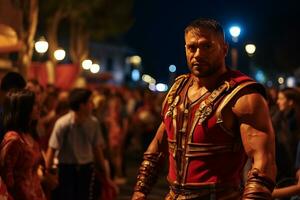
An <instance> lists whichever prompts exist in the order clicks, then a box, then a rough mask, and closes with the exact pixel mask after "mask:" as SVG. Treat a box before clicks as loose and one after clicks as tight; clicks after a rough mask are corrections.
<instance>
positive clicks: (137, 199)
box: [132, 123, 168, 200]
mask: <svg viewBox="0 0 300 200" xmlns="http://www.w3.org/2000/svg"><path fill="white" fill-rule="evenodd" d="M167 151H168V140H167V136H166V134H165V125H164V124H163V123H161V124H160V126H159V128H158V129H157V131H156V134H155V136H154V138H153V140H152V142H151V143H150V145H149V147H148V149H147V151H146V152H145V153H147V154H152V153H163V154H164V155H166V153H167ZM157 167H158V166H157ZM143 199H146V194H144V193H143V192H140V191H135V192H134V193H133V196H132V200H143Z"/></svg>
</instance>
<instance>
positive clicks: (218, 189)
mask: <svg viewBox="0 0 300 200" xmlns="http://www.w3.org/2000/svg"><path fill="white" fill-rule="evenodd" d="M241 190H242V188H241V187H240V186H238V185H237V186H232V185H227V184H209V185H203V186H202V185H201V186H197V187H185V186H179V185H171V186H170V192H169V196H170V197H171V199H174V200H175V199H176V200H194V199H195V200H196V199H201V200H206V199H207V200H215V199H217V195H218V194H222V193H223V192H225V193H228V192H229V191H232V192H235V193H236V194H239V193H240V192H241ZM227 195H228V194H227ZM218 196H219V195H218Z"/></svg>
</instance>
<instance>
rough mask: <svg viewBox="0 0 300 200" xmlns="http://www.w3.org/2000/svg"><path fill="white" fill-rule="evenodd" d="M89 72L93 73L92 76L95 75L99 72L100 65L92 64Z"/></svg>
mask: <svg viewBox="0 0 300 200" xmlns="http://www.w3.org/2000/svg"><path fill="white" fill-rule="evenodd" d="M90 71H91V72H92V73H93V74H96V73H98V72H99V71H100V65H98V64H96V63H94V64H92V66H91V68H90Z"/></svg>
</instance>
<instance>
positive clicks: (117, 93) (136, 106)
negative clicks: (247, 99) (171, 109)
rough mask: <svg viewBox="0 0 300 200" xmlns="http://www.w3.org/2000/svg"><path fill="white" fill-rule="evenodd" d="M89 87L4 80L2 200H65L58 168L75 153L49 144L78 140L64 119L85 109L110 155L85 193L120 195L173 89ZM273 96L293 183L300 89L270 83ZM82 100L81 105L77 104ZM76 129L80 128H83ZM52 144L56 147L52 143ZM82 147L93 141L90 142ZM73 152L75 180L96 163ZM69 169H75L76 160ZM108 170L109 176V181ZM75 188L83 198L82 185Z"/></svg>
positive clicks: (281, 178) (280, 158)
mask: <svg viewBox="0 0 300 200" xmlns="http://www.w3.org/2000/svg"><path fill="white" fill-rule="evenodd" d="M80 91H81V90H80ZM81 92H83V93H84V94H87V96H86V97H87V98H83V100H82V98H81V99H80V98H79V97H78V96H80V95H79V94H80V92H79V93H78V89H77V90H76V89H72V90H70V91H62V90H60V89H59V88H56V87H55V86H54V85H50V84H49V85H47V86H45V87H42V86H41V85H40V84H39V83H38V82H37V81H36V80H28V81H25V80H24V79H23V78H22V77H21V76H20V75H19V74H17V73H15V72H10V73H8V74H6V75H5V76H4V77H3V78H2V80H1V96H0V112H1V121H0V131H1V132H0V141H1V145H0V175H1V178H0V199H1V197H4V196H5V197H6V198H7V199H31V200H35V199H61V198H60V197H59V196H60V194H59V193H60V191H61V189H59V188H60V187H63V186H62V185H60V184H62V183H61V180H60V179H59V176H63V175H62V174H61V173H63V170H61V171H60V173H58V169H59V167H60V164H61V162H62V161H63V162H65V160H68V158H67V159H66V158H64V159H62V158H61V156H60V152H59V151H53V152H52V153H53V155H52V156H51V151H50V156H49V149H50V150H51V148H52V149H53V150H56V148H54V147H55V145H54V143H55V142H56V143H57V142H58V143H59V141H60V140H62V141H63V140H65V141H68V142H70V141H69V140H68V139H65V138H64V137H65V136H60V135H59V131H58V130H60V129H59V128H60V127H59V126H60V124H61V123H58V121H62V120H63V119H65V118H66V116H67V115H70V112H74V113H76V114H77V113H79V112H80V113H85V115H80V117H81V118H80V117H79V119H81V120H82V121H84V120H85V118H89V117H90V116H92V117H91V120H92V121H95V122H96V123H95V124H96V126H97V127H96V128H95V127H93V126H90V127H91V128H90V127H88V128H86V127H81V129H83V131H91V132H92V130H93V129H95V130H99V131H98V132H99V133H100V135H101V136H97V134H98V133H95V134H96V136H91V137H92V139H91V140H92V141H88V142H90V143H91V145H92V147H91V148H93V149H94V148H95V149H97V148H96V146H97V145H99V146H101V148H100V150H99V151H96V154H95V153H94V151H93V153H94V157H97V155H98V154H99V155H100V154H101V155H103V158H100V160H103V163H102V164H103V166H102V168H100V169H98V171H97V173H96V175H95V174H93V173H92V172H91V177H92V178H91V179H89V180H87V182H86V183H85V184H86V185H87V186H88V187H87V188H88V189H87V192H86V194H84V195H85V198H84V199H108V200H109V199H115V198H116V196H117V192H118V185H122V184H125V183H126V181H127V176H126V162H125V161H126V157H125V156H126V154H125V153H128V152H133V153H137V152H138V153H142V152H144V151H145V150H146V148H147V146H148V145H149V143H150V141H151V139H152V138H153V136H154V134H155V130H156V128H157V127H158V125H159V123H160V121H161V119H160V118H161V116H160V112H161V104H162V101H163V100H164V96H165V93H159V92H151V91H150V90H148V89H142V88H128V87H125V86H114V85H101V86H99V87H98V88H93V89H86V88H85V89H83V90H82V91H81ZM72 95H73V96H72ZM70 96H71V97H70ZM267 96H268V105H269V109H270V115H271V117H272V122H273V127H274V131H275V133H276V162H277V170H278V173H277V183H278V184H281V183H282V184H285V183H286V182H287V181H288V180H293V181H294V180H298V178H299V175H300V143H299V141H300V140H299V137H300V90H299V88H284V89H278V88H267ZM76 98H77V99H76ZM71 100H72V104H71V105H70V101H71ZM74 102H75V103H74ZM76 102H77V104H78V106H79V108H76V106H75V107H74V105H76ZM72 105H73V107H72ZM81 105H86V106H85V107H81ZM95 119H96V120H95ZM75 121H76V119H75ZM75 124H76V123H75ZM79 125H80V122H79ZM61 129H62V128H61ZM76 129H78V130H79V129H80V127H79V128H78V127H77V128H76ZM85 129H86V130H85ZM72 130H73V129H72ZM68 131H69V132H70V130H68ZM79 132H80V131H77V132H76V134H79ZM55 137H57V138H55ZM59 137H61V138H59ZM50 138H51V139H50ZM49 140H53V141H55V142H53V141H52V142H49ZM98 140H99V142H97V141H98ZM65 141H64V142H63V144H60V145H58V147H59V149H60V150H61V151H64V150H63V148H65V147H66V146H68V145H70V148H74V149H73V151H74V152H78V149H76V148H78V146H76V143H74V144H73V143H72V144H65V143H67V142H65ZM88 142H87V143H88ZM49 144H51V145H52V146H51V145H50V147H49ZM72 145H73V146H72ZM78 145H79V144H78ZM80 145H88V144H86V143H84V142H82V143H80ZM80 148H81V147H80ZM80 148H79V149H80ZM83 148H84V146H83ZM86 148H90V147H88V146H87V147H86ZM74 152H73V154H74ZM77 154H80V152H79V153H77ZM66 155H68V154H66ZM72 156H73V157H74V159H73V160H75V161H74V162H73V163H71V164H72V165H71V167H73V168H74V170H75V172H74V174H71V175H70V176H69V177H71V178H72V177H73V178H74V176H77V175H76V173H81V170H83V171H84V170H85V167H87V168H88V169H90V162H87V163H84V162H83V163H82V162H79V161H78V160H84V159H86V158H82V157H81V158H78V157H80V156H79V155H72ZM49 158H51V161H49ZM47 159H48V160H47ZM76 161H78V163H76ZM94 162H95V160H92V162H91V163H92V164H94ZM101 162H102V161H101ZM64 167H65V168H66V169H69V168H68V167H70V166H65V165H64ZM62 169H63V168H62ZM69 171H70V170H69ZM86 172H89V170H87V171H86ZM82 173H85V171H84V172H82ZM97 174H98V175H97ZM103 174H105V176H107V179H105V180H103V179H102V180H101V175H103ZM99 177H100V178H99ZM95 179H99V180H98V181H99V182H100V184H99V188H96V190H99V191H100V192H101V193H99V192H98V193H97V195H95V194H96V193H95V192H94V193H93V192H91V187H90V186H91V184H94V185H95ZM58 180H60V181H58ZM78 180H79V181H80V182H85V181H86V180H81V179H78ZM93 181H94V182H93ZM72 182H73V183H71V184H75V182H76V180H74V181H73V180H72ZM78 184H79V183H78ZM74 187H75V186H74ZM76 187H77V189H75V190H80V189H81V188H80V187H85V186H80V187H79V186H78V185H77V186H76ZM73 189H74V188H73ZM108 191H111V192H110V193H109V192H108ZM73 193H74V194H75V196H76V194H77V193H76V191H74V192H73ZM92 193H93V194H92ZM74 194H73V195H74ZM71 195H72V194H71ZM103 195H106V196H103ZM75 198H76V197H74V198H73V199H75ZM78 199H79V197H78ZM80 199H83V198H82V197H80Z"/></svg>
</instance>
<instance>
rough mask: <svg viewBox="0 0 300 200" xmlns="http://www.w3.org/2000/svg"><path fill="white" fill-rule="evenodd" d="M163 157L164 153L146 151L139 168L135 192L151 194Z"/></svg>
mask: <svg viewBox="0 0 300 200" xmlns="http://www.w3.org/2000/svg"><path fill="white" fill-rule="evenodd" d="M161 157H162V153H144V157H143V158H144V160H143V162H142V164H141V166H140V168H139V171H138V176H137V182H136V185H135V187H134V191H135V192H142V193H144V194H145V195H147V194H149V192H150V190H151V188H152V186H153V185H154V183H155V182H156V179H157V173H158V167H159V166H158V165H159V162H160V159H161Z"/></svg>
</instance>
